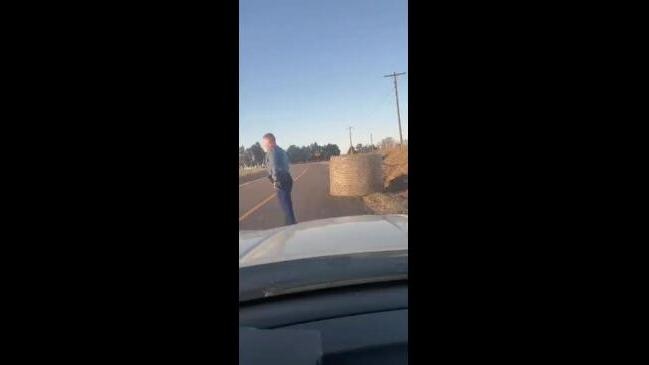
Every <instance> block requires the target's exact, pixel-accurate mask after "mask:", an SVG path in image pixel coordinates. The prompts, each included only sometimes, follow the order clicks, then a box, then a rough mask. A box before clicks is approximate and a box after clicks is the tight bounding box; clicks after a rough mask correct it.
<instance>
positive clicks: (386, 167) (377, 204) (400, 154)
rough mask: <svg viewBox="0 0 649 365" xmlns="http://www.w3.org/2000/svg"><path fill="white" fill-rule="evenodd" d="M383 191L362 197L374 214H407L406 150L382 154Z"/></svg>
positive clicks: (397, 149) (389, 151)
mask: <svg viewBox="0 0 649 365" xmlns="http://www.w3.org/2000/svg"><path fill="white" fill-rule="evenodd" d="M383 173H384V191H383V192H380V193H373V194H369V195H366V196H364V197H363V201H364V202H365V205H366V206H367V208H369V209H370V210H371V211H372V212H374V213H375V214H408V149H407V148H406V147H404V148H403V149H400V148H394V149H391V150H388V151H386V152H384V153H383Z"/></svg>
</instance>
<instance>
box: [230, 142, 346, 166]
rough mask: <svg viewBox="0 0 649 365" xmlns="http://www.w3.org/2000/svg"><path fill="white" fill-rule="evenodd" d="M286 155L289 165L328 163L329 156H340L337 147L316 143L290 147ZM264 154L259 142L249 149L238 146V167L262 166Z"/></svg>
mask: <svg viewBox="0 0 649 365" xmlns="http://www.w3.org/2000/svg"><path fill="white" fill-rule="evenodd" d="M286 154H287V155H288V159H289V161H290V162H291V163H298V162H313V161H329V159H330V158H331V156H338V155H340V149H339V148H338V145H335V144H330V143H328V144H326V145H324V146H320V145H318V144H317V143H312V144H310V145H308V146H302V147H297V146H295V145H290V146H288V148H287V149H286ZM265 158H266V153H265V152H264V150H263V149H262V148H261V145H260V144H259V142H257V143H255V144H253V145H252V146H250V147H249V148H245V147H244V146H239V167H240V168H242V167H253V166H262V165H263V163H264V159H265Z"/></svg>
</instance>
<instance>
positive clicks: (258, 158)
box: [239, 142, 266, 167]
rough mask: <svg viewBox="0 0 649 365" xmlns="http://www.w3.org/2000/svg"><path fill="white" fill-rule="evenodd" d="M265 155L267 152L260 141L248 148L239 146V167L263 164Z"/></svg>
mask: <svg viewBox="0 0 649 365" xmlns="http://www.w3.org/2000/svg"><path fill="white" fill-rule="evenodd" d="M265 157H266V152H264V150H263V149H262V148H261V145H260V144H259V142H257V143H255V144H253V145H252V146H250V147H248V148H245V147H243V146H239V167H252V166H261V165H263V163H264V158H265Z"/></svg>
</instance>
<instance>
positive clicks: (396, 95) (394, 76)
mask: <svg viewBox="0 0 649 365" xmlns="http://www.w3.org/2000/svg"><path fill="white" fill-rule="evenodd" d="M405 74H406V73H405V72H400V73H396V72H393V73H392V75H385V76H384V77H392V78H394V95H395V98H396V100H397V120H398V121H399V142H400V143H401V146H403V135H402V134H401V113H400V112H399V88H398V87H397V76H401V75H405Z"/></svg>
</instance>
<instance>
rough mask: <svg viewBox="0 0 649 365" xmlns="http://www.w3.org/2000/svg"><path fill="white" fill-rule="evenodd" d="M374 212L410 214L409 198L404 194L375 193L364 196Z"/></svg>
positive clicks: (364, 200)
mask: <svg viewBox="0 0 649 365" xmlns="http://www.w3.org/2000/svg"><path fill="white" fill-rule="evenodd" d="M363 202H364V203H365V206H366V207H368V208H369V209H370V210H371V211H372V212H374V214H408V198H407V195H406V196H404V195H403V194H401V193H399V194H390V193H373V194H369V195H365V196H364V197H363Z"/></svg>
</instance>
